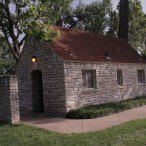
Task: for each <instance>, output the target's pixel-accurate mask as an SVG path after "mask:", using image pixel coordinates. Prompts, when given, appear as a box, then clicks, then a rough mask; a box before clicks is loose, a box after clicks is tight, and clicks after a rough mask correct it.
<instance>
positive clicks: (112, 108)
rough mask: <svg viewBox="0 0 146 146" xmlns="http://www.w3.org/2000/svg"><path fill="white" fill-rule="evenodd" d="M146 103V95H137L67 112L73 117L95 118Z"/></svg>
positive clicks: (68, 116) (68, 115)
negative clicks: (132, 97)
mask: <svg viewBox="0 0 146 146" xmlns="http://www.w3.org/2000/svg"><path fill="white" fill-rule="evenodd" d="M142 105H146V97H137V98H134V99H128V100H125V101H120V102H117V103H106V104H101V105H89V106H86V107H82V108H79V109H76V110H71V111H69V112H68V113H67V114H66V117H67V118H71V119H93V118H97V117H102V116H107V115H110V114H113V113H118V112H121V111H124V110H127V109H132V108H135V107H139V106H142Z"/></svg>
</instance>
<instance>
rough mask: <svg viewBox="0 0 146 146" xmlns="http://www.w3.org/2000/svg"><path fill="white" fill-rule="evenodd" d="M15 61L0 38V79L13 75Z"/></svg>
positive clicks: (3, 40)
mask: <svg viewBox="0 0 146 146" xmlns="http://www.w3.org/2000/svg"><path fill="white" fill-rule="evenodd" d="M15 65H16V60H15V59H14V57H13V54H12V52H11V51H10V49H9V47H8V45H7V43H6V41H5V39H4V38H3V37H0V77H7V76H9V75H12V74H13V73H14V67H15Z"/></svg>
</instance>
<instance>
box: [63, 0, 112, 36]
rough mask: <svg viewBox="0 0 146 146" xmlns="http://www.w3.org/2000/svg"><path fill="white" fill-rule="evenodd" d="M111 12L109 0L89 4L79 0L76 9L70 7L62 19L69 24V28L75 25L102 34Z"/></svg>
mask: <svg viewBox="0 0 146 146" xmlns="http://www.w3.org/2000/svg"><path fill="white" fill-rule="evenodd" d="M111 12H112V5H111V0H103V1H100V2H99V1H95V2H93V3H91V4H89V5H85V4H84V3H82V1H80V3H79V5H78V6H77V7H76V9H70V11H69V12H68V13H67V14H66V16H65V18H64V19H65V23H66V24H70V25H71V28H73V27H76V28H79V29H84V30H89V31H94V32H97V33H99V34H104V33H105V29H106V28H107V27H108V23H109V19H110V18H109V17H108V16H110V13H111Z"/></svg>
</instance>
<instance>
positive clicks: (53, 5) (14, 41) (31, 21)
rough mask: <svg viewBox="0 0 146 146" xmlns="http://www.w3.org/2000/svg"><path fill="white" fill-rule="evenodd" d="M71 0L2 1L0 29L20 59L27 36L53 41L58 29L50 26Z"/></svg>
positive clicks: (0, 1)
mask: <svg viewBox="0 0 146 146" xmlns="http://www.w3.org/2000/svg"><path fill="white" fill-rule="evenodd" d="M70 3H71V0H53V1H52V0H25V1H24V0H0V32H1V33H2V35H3V36H4V38H5V40H6V42H7V44H8V46H9V48H10V49H11V50H12V52H13V55H14V56H15V58H16V59H17V60H18V59H19V56H20V53H21V49H22V47H23V43H24V41H25V40H26V38H27V36H28V35H33V36H35V37H36V38H38V39H39V40H44V41H52V40H53V39H54V38H55V36H57V35H58V34H57V32H55V31H54V30H53V29H52V28H51V27H49V26H51V25H53V24H55V23H56V21H57V20H58V18H59V16H60V15H61V13H62V12H63V11H65V10H66V9H67V8H68V6H69V5H70Z"/></svg>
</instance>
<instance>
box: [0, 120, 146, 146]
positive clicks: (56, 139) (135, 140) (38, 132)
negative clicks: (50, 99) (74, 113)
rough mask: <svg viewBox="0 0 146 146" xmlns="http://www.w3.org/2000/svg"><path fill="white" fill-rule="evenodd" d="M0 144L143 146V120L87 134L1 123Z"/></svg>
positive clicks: (145, 139) (145, 145)
mask: <svg viewBox="0 0 146 146" xmlns="http://www.w3.org/2000/svg"><path fill="white" fill-rule="evenodd" d="M0 146H146V119H143V120H137V121H132V122H129V123H126V124H122V125H120V126H116V127H112V128H110V129H107V130H104V131H101V132H94V133H86V134H69V135H67V134H57V133H54V132H48V131H45V130H42V129H38V128H35V127H31V126H25V125H19V126H12V125H9V124H0Z"/></svg>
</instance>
